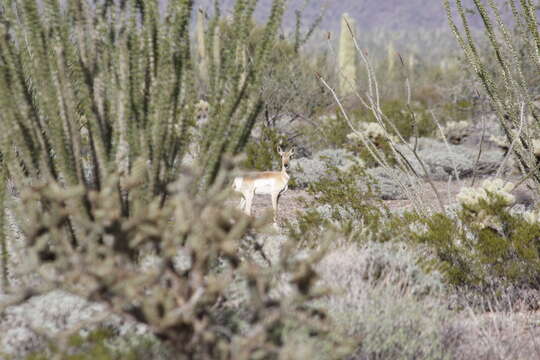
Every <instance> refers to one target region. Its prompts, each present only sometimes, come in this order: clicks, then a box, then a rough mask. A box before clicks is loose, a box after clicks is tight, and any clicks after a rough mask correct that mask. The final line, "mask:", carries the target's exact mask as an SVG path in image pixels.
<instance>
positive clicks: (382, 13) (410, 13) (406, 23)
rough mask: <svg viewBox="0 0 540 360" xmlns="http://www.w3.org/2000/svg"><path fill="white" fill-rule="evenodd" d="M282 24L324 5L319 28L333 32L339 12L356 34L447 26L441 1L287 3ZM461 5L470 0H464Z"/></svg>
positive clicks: (262, 3)
mask: <svg viewBox="0 0 540 360" xmlns="http://www.w3.org/2000/svg"><path fill="white" fill-rule="evenodd" d="M234 2H235V1H234V0H222V1H221V3H222V4H223V9H228V8H230V6H231V4H234ZM195 3H196V6H202V7H205V8H209V4H212V3H213V0H199V1H196V2H195ZM288 3H289V9H288V11H287V14H286V17H285V21H284V25H285V27H286V28H292V27H293V26H294V23H295V20H294V10H296V9H301V8H302V7H304V5H305V4H306V3H307V5H306V6H305V11H304V19H305V21H304V22H305V23H309V21H310V20H313V19H315V18H316V17H317V16H318V15H319V14H320V11H321V9H322V8H323V6H325V4H326V6H327V11H326V14H325V16H324V18H323V21H322V25H321V28H322V29H325V30H330V31H335V30H337V29H338V27H339V19H340V16H341V14H342V13H344V12H347V13H349V15H351V16H353V17H354V18H355V19H356V20H357V22H358V27H359V30H360V31H369V30H373V29H386V30H411V29H417V28H421V29H439V28H441V27H446V26H447V20H446V13H445V11H444V7H443V5H442V0H308V1H306V0H289V1H288ZM463 3H464V4H465V6H467V5H468V4H470V3H472V0H464V1H463ZM271 4H272V0H259V5H258V9H257V17H259V18H260V19H262V17H263V15H266V14H268V13H269V10H270V7H271Z"/></svg>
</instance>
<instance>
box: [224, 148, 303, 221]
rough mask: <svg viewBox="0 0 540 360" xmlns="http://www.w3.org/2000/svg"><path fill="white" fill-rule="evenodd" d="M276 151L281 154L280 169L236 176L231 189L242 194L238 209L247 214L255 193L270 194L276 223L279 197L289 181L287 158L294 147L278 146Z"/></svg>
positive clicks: (249, 212)
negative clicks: (285, 149)
mask: <svg viewBox="0 0 540 360" xmlns="http://www.w3.org/2000/svg"><path fill="white" fill-rule="evenodd" d="M277 151H278V153H279V155H280V156H281V171H261V172H254V173H249V174H246V175H244V176H238V177H236V178H235V179H234V182H233V189H234V190H235V191H237V192H239V193H241V194H242V200H240V209H242V210H244V212H245V213H246V214H247V215H251V205H252V201H253V196H255V194H269V195H271V196H272V207H273V208H274V222H276V223H277V216H278V215H277V212H278V202H279V197H280V196H281V194H283V193H284V192H285V191H287V183H288V182H289V174H287V169H289V160H290V159H291V157H292V156H293V155H294V148H291V149H290V150H289V151H283V150H282V149H281V146H278V148H277Z"/></svg>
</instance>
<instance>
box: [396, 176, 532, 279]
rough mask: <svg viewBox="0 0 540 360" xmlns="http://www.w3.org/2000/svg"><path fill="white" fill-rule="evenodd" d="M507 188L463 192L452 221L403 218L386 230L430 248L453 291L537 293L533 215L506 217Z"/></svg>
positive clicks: (491, 185)
mask: <svg viewBox="0 0 540 360" xmlns="http://www.w3.org/2000/svg"><path fill="white" fill-rule="evenodd" d="M512 187H513V185H512V184H508V183H504V182H503V181H502V180H486V181H485V182H484V183H483V185H482V187H480V188H464V189H462V191H461V193H460V194H459V195H458V200H459V202H460V207H459V209H458V210H457V211H456V213H455V215H453V216H451V215H448V214H442V213H438V214H434V215H432V216H428V217H422V216H418V215H416V214H405V215H403V216H400V217H395V218H394V219H393V220H392V221H391V224H390V225H389V227H390V228H393V229H398V230H397V233H400V234H401V235H402V236H403V238H405V239H409V241H413V242H415V243H420V244H424V245H427V246H428V247H430V248H432V249H433V251H434V254H435V255H436V257H437V258H438V259H439V260H440V262H441V264H442V266H443V268H444V272H445V274H446V276H447V279H448V280H449V282H450V283H452V284H454V285H457V286H472V287H489V286H495V287H497V286H500V287H504V286H509V285H512V286H516V287H520V286H521V287H528V288H533V289H538V288H539V287H540V281H539V279H540V223H539V222H538V218H537V216H538V213H537V212H536V211H526V212H523V213H519V212H515V211H511V210H510V208H511V206H512V205H513V203H514V196H513V195H511V194H510V193H509V191H510V190H511V188H512Z"/></svg>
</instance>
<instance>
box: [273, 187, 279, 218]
mask: <svg viewBox="0 0 540 360" xmlns="http://www.w3.org/2000/svg"><path fill="white" fill-rule="evenodd" d="M278 202H279V193H277V194H276V193H272V207H273V208H274V222H275V223H277V218H278Z"/></svg>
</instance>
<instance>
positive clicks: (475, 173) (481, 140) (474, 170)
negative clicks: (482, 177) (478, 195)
mask: <svg viewBox="0 0 540 360" xmlns="http://www.w3.org/2000/svg"><path fill="white" fill-rule="evenodd" d="M485 136H486V117H485V116H482V137H481V138H480V148H479V149H478V155H477V156H476V160H475V162H474V166H473V178H472V181H471V186H474V183H475V181H476V176H477V175H478V174H477V172H476V170H477V167H478V163H479V162H480V156H482V147H483V145H484V138H485Z"/></svg>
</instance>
